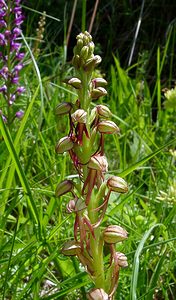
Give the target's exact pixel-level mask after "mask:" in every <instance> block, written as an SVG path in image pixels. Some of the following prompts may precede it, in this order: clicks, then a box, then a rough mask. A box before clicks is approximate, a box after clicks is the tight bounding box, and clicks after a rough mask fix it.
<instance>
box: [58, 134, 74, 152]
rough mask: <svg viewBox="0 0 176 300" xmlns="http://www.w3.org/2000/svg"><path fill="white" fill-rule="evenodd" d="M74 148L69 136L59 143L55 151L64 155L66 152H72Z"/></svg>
mask: <svg viewBox="0 0 176 300" xmlns="http://www.w3.org/2000/svg"><path fill="white" fill-rule="evenodd" d="M72 148H73V142H72V140H71V138H70V137H69V136H65V137H63V138H61V139H60V140H59V141H58V142H57V145H56V148H55V150H56V152H57V153H58V154H62V153H64V152H65V151H69V150H71V149H72Z"/></svg>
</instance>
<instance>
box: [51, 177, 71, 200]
mask: <svg viewBox="0 0 176 300" xmlns="http://www.w3.org/2000/svg"><path fill="white" fill-rule="evenodd" d="M72 188H73V182H72V181H71V180H64V181H61V182H60V183H59V184H58V185H57V187H56V192H55V195H56V197H60V196H63V195H65V194H66V193H68V192H70V191H71V190H72Z"/></svg>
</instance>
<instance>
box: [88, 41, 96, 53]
mask: <svg viewBox="0 0 176 300" xmlns="http://www.w3.org/2000/svg"><path fill="white" fill-rule="evenodd" d="M88 47H89V56H91V55H93V53H94V48H95V45H94V42H90V43H89V44H88Z"/></svg>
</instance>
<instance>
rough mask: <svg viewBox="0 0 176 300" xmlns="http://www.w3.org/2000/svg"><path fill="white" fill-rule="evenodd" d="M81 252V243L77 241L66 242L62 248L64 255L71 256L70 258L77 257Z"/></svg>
mask: <svg viewBox="0 0 176 300" xmlns="http://www.w3.org/2000/svg"><path fill="white" fill-rule="evenodd" d="M80 250H81V245H80V243H78V242H76V241H69V242H66V243H65V244H64V246H63V248H62V253H63V254H64V255H69V256H74V255H77V253H79V252H80Z"/></svg>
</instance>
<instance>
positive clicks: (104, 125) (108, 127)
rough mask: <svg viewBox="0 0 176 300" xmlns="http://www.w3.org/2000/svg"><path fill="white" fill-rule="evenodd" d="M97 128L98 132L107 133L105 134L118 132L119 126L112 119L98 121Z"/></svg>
mask: <svg viewBox="0 0 176 300" xmlns="http://www.w3.org/2000/svg"><path fill="white" fill-rule="evenodd" d="M97 129H98V131H99V132H100V133H107V134H113V133H119V132H120V129H119V127H118V126H117V125H116V124H115V123H114V122H112V121H101V122H99V123H98V125H97Z"/></svg>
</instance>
